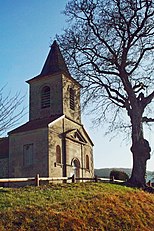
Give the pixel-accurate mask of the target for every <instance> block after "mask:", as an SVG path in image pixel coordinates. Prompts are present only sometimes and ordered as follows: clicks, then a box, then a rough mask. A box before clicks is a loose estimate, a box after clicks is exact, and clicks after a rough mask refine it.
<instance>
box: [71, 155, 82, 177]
mask: <svg viewBox="0 0 154 231" xmlns="http://www.w3.org/2000/svg"><path fill="white" fill-rule="evenodd" d="M72 166H73V174H74V176H75V177H76V178H78V177H80V161H79V160H78V159H74V160H73V161H72Z"/></svg>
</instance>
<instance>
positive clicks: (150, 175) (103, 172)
mask: <svg viewBox="0 0 154 231" xmlns="http://www.w3.org/2000/svg"><path fill="white" fill-rule="evenodd" d="M112 170H117V171H122V172H125V173H127V174H128V176H131V171H132V170H131V169H130V168H100V169H95V170H94V173H95V175H96V176H98V177H104V178H109V177H110V172H111V171H112ZM149 180H150V181H152V182H154V172H152V171H147V181H149Z"/></svg>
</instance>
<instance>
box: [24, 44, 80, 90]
mask: <svg viewBox="0 0 154 231" xmlns="http://www.w3.org/2000/svg"><path fill="white" fill-rule="evenodd" d="M58 73H63V74H65V75H66V76H67V77H68V78H70V79H71V80H73V81H74V82H75V83H76V84H78V85H79V86H80V87H82V86H81V85H80V84H79V83H78V82H77V81H76V80H75V79H74V78H72V77H71V75H70V73H69V70H68V68H67V65H66V63H65V60H64V58H63V56H62V53H61V51H60V48H59V45H58V44H57V42H56V41H54V42H53V44H52V45H51V48H50V51H49V54H48V56H47V59H46V61H45V63H44V66H43V68H42V71H41V73H40V74H39V75H37V76H35V77H34V78H32V79H29V80H28V81H26V82H27V83H30V82H31V81H33V80H40V78H42V77H43V78H45V77H48V76H50V75H53V74H58Z"/></svg>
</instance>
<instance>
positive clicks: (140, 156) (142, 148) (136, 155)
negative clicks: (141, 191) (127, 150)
mask: <svg viewBox="0 0 154 231" xmlns="http://www.w3.org/2000/svg"><path fill="white" fill-rule="evenodd" d="M131 151H132V154H133V169H132V175H131V178H130V179H129V181H128V184H130V185H131V186H135V187H141V188H145V187H146V179H145V175H146V162H147V160H148V159H150V151H151V148H150V146H149V142H148V141H147V140H145V139H144V138H141V139H140V140H139V141H138V142H136V143H133V145H132V147H131Z"/></svg>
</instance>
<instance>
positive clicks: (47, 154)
mask: <svg viewBox="0 0 154 231" xmlns="http://www.w3.org/2000/svg"><path fill="white" fill-rule="evenodd" d="M27 83H28V84H29V87H30V94H29V95H30V98H29V103H30V105H29V121H28V122H27V123H25V124H23V125H22V126H20V127H18V128H16V129H14V130H12V131H11V132H9V142H8V143H9V148H8V149H9V151H8V152H9V154H8V155H7V157H6V158H5V160H6V159H8V162H7V163H8V177H13V178H17V177H32V176H35V175H36V174H40V176H42V177H65V176H67V177H70V176H72V175H73V174H75V176H76V177H93V176H94V163H93V142H92V141H91V139H90V137H89V135H88V134H87V132H86V130H85V129H84V126H83V124H82V123H81V110H80V88H81V85H80V84H79V83H78V82H77V81H76V80H75V79H73V78H72V77H71V75H70V73H69V71H68V68H67V66H66V64H65V61H64V58H63V56H62V54H61V51H60V49H59V46H58V44H57V43H56V41H54V43H53V44H52V46H51V49H50V52H49V55H48V57H47V59H46V61H45V64H44V66H43V69H42V71H41V73H40V74H39V75H38V76H36V77H34V78H32V79H30V80H28V81H27ZM0 147H1V143H0ZM2 157H3V158H4V155H2ZM0 161H2V159H1V160H0ZM0 164H1V162H0ZM6 172H7V171H6ZM0 174H2V173H1V172H0ZM5 174H6V173H5ZM0 177H7V176H4V175H3V176H0Z"/></svg>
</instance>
